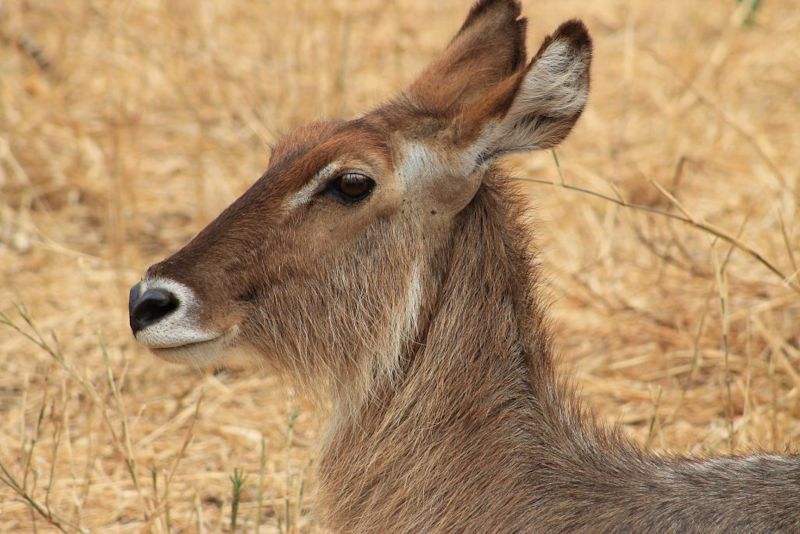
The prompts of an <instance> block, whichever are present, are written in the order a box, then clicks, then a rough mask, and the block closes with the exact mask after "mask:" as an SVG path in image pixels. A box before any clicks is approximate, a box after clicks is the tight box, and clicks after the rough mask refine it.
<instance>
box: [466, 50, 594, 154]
mask: <svg viewBox="0 0 800 534" xmlns="http://www.w3.org/2000/svg"><path fill="white" fill-rule="evenodd" d="M587 68H588V62H587V57H586V56H585V55H584V54H583V53H582V52H581V51H580V50H577V49H575V47H574V46H573V45H572V44H571V43H570V42H569V41H565V40H556V41H553V42H552V43H550V45H549V46H548V47H547V49H545V51H544V53H543V54H542V55H541V56H539V58H538V59H537V60H536V62H535V63H534V64H533V66H532V67H531V69H530V70H529V71H528V73H527V74H526V75H525V78H524V79H523V80H522V83H521V84H520V87H519V89H518V91H517V94H516V96H515V97H514V101H513V103H512V104H511V108H510V109H509V111H508V112H507V113H506V115H505V117H503V119H502V120H501V121H500V122H499V123H494V124H491V125H487V127H486V128H484V134H483V135H481V137H480V139H479V141H478V144H479V145H482V146H483V147H484V150H483V151H482V153H483V154H487V155H488V156H489V157H491V156H494V155H500V154H503V153H507V152H516V151H523V150H537V149H543V148H549V147H551V146H554V145H555V144H557V143H558V142H559V141H561V139H563V137H564V136H565V135H566V132H565V131H564V130H565V129H568V128H570V127H571V126H572V122H571V121H572V120H573V119H574V117H575V115H577V114H578V113H580V111H581V110H582V109H583V107H584V106H585V105H586V100H587V99H588V96H589V85H588V83H587V76H588V72H587ZM560 119H563V120H560ZM479 163H480V162H479Z"/></svg>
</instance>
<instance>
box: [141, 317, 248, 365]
mask: <svg viewBox="0 0 800 534" xmlns="http://www.w3.org/2000/svg"><path fill="white" fill-rule="evenodd" d="M238 333H239V327H238V326H233V327H231V328H229V329H228V330H227V331H226V332H224V333H223V334H221V335H219V336H217V337H215V338H211V339H205V340H202V341H197V342H192V343H185V344H183V345H177V346H170V347H148V348H149V349H150V352H152V353H153V354H155V355H156V356H158V357H159V358H161V359H162V360H164V361H167V362H170V363H180V364H184V365H192V366H195V367H208V366H211V365H214V364H216V363H219V362H220V361H221V360H222V359H223V358H224V357H225V354H226V352H227V349H228V348H230V347H231V346H232V345H233V341H234V340H235V339H236V336H237V335H238Z"/></svg>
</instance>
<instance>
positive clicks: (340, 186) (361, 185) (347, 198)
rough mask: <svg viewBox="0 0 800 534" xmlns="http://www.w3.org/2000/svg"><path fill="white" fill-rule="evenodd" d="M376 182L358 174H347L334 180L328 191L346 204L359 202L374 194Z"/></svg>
mask: <svg viewBox="0 0 800 534" xmlns="http://www.w3.org/2000/svg"><path fill="white" fill-rule="evenodd" d="M374 188H375V180H373V179H372V178H370V177H369V176H367V175H365V174H361V173H358V172H346V173H344V174H340V175H339V176H337V177H336V178H334V179H333V180H332V181H331V183H330V185H329V186H328V190H329V191H331V192H332V193H333V194H335V195H336V196H337V197H339V199H341V200H343V201H344V202H358V201H359V200H363V199H365V198H367V197H368V196H369V194H370V193H372V190H373V189H374Z"/></svg>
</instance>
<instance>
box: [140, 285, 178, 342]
mask: <svg viewBox="0 0 800 534" xmlns="http://www.w3.org/2000/svg"><path fill="white" fill-rule="evenodd" d="M178 304H179V302H178V298H177V297H176V296H175V295H173V294H172V293H170V292H169V291H167V290H166V289H160V288H157V287H154V288H151V289H148V290H147V291H145V292H144V293H142V288H141V284H136V285H135V286H133V287H132V288H131V293H130V296H129V297H128V314H129V315H130V321H131V330H133V333H134V334H136V332H138V331H139V330H141V329H142V328H144V327H146V326H149V325H151V324H153V323H157V322H158V321H160V320H161V319H163V318H164V317H166V316H167V315H169V314H170V313H172V312H173V311H175V310H176V309H177V308H178Z"/></svg>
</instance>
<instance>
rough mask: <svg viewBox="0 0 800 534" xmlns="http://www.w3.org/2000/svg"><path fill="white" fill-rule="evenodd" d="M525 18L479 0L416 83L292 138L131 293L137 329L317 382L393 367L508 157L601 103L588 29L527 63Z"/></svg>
mask: <svg viewBox="0 0 800 534" xmlns="http://www.w3.org/2000/svg"><path fill="white" fill-rule="evenodd" d="M519 14H520V8H519V5H518V3H517V2H514V1H510V0H482V1H480V2H478V4H476V5H475V7H473V8H472V10H471V11H470V13H469V15H468V17H467V19H466V21H465V22H464V24H463V26H462V27H461V29H460V30H459V32H458V33H457V34H456V36H455V37H454V38H453V40H452V41H451V42H450V44H449V45H448V46H447V48H446V49H445V50H444V51H443V53H442V54H441V55H440V56H439V57H438V58H436V59H435V60H434V61H433V62H432V64H431V65H430V66H429V67H428V68H427V69H426V70H425V71H424V72H423V73H422V74H421V75H420V76H419V78H418V79H417V80H416V81H415V82H414V83H413V84H412V85H411V86H410V87H409V88H408V89H407V90H406V91H404V92H403V93H402V94H401V95H400V96H398V97H397V98H395V99H394V100H392V101H391V102H390V103H388V104H386V105H383V106H381V107H379V108H377V109H375V110H373V111H371V112H369V113H367V114H365V115H363V116H361V117H360V118H356V119H354V120H349V121H330V122H321V123H314V124H311V125H308V126H305V127H303V128H300V129H298V130H296V131H294V132H293V133H291V134H289V135H288V136H287V137H286V138H284V139H283V140H282V141H281V142H280V143H279V144H278V145H277V146H276V147H275V148H274V150H273V152H272V154H271V157H270V161H269V165H268V167H267V170H266V171H265V172H264V174H263V175H262V176H261V177H260V178H259V179H258V180H257V181H256V182H255V183H254V184H253V185H252V186H251V187H250V188H249V189H248V190H247V191H246V192H245V193H244V194H243V195H242V196H241V197H240V198H239V199H238V200H236V201H235V202H234V203H233V204H231V205H230V206H229V207H228V208H227V209H226V210H224V211H223V212H222V213H221V214H220V215H219V216H218V217H217V218H216V220H214V221H213V222H212V223H211V224H209V225H208V226H207V227H206V228H205V229H203V230H202V231H201V232H200V233H199V234H198V235H197V236H196V237H195V238H194V239H192V240H191V242H189V243H188V244H187V245H186V246H184V247H183V248H182V249H181V250H179V251H178V252H176V253H175V254H173V255H172V256H170V257H168V258H167V259H165V260H163V261H161V262H159V263H156V264H155V265H153V266H151V267H150V268H149V269H148V270H147V271H146V273H145V275H144V277H143V278H142V280H141V281H140V282H139V283H138V284H136V285H135V286H134V287H133V288H132V289H131V293H130V302H129V307H130V310H129V311H130V325H131V328H132V330H133V334H134V336H135V337H136V339H137V340H138V341H139V342H140V343H141V344H143V345H145V346H146V347H148V348H149V349H151V350H152V352H154V353H155V354H156V355H157V356H159V357H161V358H163V359H165V360H169V361H173V362H181V363H190V364H196V365H214V364H218V363H220V362H221V361H222V358H223V356H225V355H226V354H227V353H229V352H231V349H236V348H242V349H246V350H247V351H248V352H250V353H255V354H257V355H258V356H259V357H260V359H262V361H264V362H266V363H267V364H268V365H270V366H272V367H274V368H276V369H278V370H280V371H283V372H286V373H288V374H290V375H291V376H292V377H293V378H295V379H297V380H299V381H301V382H306V381H307V382H309V383H313V384H315V388H318V387H319V384H321V382H320V379H321V380H323V382H322V383H327V384H329V385H335V384H343V383H346V382H347V381H348V380H353V379H355V380H359V379H360V380H369V379H370V377H374V376H375V374H376V373H378V374H381V373H384V374H391V373H392V372H393V370H394V369H396V367H397V363H398V359H399V358H400V356H401V355H402V353H403V350H404V347H406V344H408V343H410V342H411V340H413V339H414V337H415V333H416V332H417V329H418V328H419V325H420V321H421V320H422V318H423V317H424V314H425V313H426V312H425V310H426V309H427V308H426V306H429V304H430V302H431V301H432V300H433V296H432V294H431V292H432V291H434V289H435V287H436V280H437V278H441V276H442V270H443V267H442V261H441V256H442V254H445V253H446V249H447V245H448V243H449V241H450V239H451V238H452V235H453V229H454V227H455V225H457V224H458V216H459V214H460V213H461V212H462V211H463V210H465V208H466V207H467V206H469V204H470V202H471V201H472V200H473V198H474V197H475V196H476V194H478V192H479V190H480V189H481V185H482V182H483V181H484V178H485V177H486V176H487V175H488V173H489V170H490V169H491V166H492V164H493V162H494V161H495V160H496V159H497V158H498V157H500V156H502V155H504V154H507V153H510V152H517V151H527V150H537V149H546V148H549V147H552V146H554V145H556V144H557V143H559V142H560V141H561V140H563V139H564V138H565V137H566V136H567V134H568V133H569V131H570V130H571V129H572V127H573V125H574V124H575V121H576V120H577V119H578V117H579V116H580V114H581V112H582V110H583V108H584V105H585V103H586V100H587V96H588V92H589V66H590V62H591V41H590V38H589V35H588V32H587V31H586V28H585V27H584V26H583V24H582V23H581V22H579V21H570V22H566V23H564V24H562V25H561V26H560V27H559V28H558V29H557V30H556V31H555V32H554V33H553V34H552V35H550V36H549V37H547V38H546V39H545V40H544V43H543V44H542V46H541V48H540V49H539V50H538V52H537V53H536V54H535V56H534V57H533V59H532V60H530V61H527V60H526V52H525V30H526V21H525V19H520V18H519Z"/></svg>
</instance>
